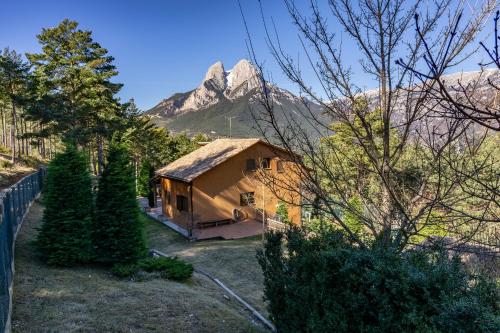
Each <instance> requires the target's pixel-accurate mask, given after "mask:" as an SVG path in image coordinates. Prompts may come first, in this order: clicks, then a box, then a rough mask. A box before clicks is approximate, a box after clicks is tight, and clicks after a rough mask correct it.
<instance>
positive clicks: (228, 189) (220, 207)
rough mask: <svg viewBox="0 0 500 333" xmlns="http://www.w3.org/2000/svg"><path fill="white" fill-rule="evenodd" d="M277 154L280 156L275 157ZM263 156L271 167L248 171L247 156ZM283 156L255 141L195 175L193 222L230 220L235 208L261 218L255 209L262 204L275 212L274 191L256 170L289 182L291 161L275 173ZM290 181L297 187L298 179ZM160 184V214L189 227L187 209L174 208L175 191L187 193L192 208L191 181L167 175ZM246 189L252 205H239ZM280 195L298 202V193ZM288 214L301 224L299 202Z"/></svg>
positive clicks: (255, 217)
mask: <svg viewBox="0 0 500 333" xmlns="http://www.w3.org/2000/svg"><path fill="white" fill-rule="evenodd" d="M280 154H281V155H282V156H278V155H280ZM265 157H269V158H272V160H271V169H270V170H259V171H258V172H250V173H247V171H246V163H247V159H249V158H253V159H255V160H257V161H258V160H260V159H261V158H265ZM280 157H281V158H280ZM285 158H286V155H285V154H284V153H281V152H276V151H275V150H273V149H272V148H271V147H269V146H268V145H266V144H263V143H257V144H255V145H254V146H252V147H250V148H248V149H246V150H244V151H243V152H241V153H240V154H238V155H236V156H234V157H232V158H230V159H229V160H227V161H225V162H223V163H222V164H220V165H218V166H217V167H215V168H213V169H212V170H209V171H208V172H206V173H204V174H202V175H201V176H199V177H198V178H196V179H195V180H194V181H193V183H192V189H193V197H192V200H193V202H192V208H193V221H194V223H196V222H207V221H218V220H224V219H230V218H232V213H233V209H234V208H237V209H240V210H242V211H244V212H245V213H246V215H247V216H248V218H251V219H258V220H261V219H262V214H261V213H259V212H257V211H256V209H255V208H258V209H262V207H264V206H265V210H266V212H267V213H269V214H272V215H274V214H275V212H276V206H277V205H278V203H279V201H280V200H279V199H278V198H277V197H276V196H275V195H274V194H273V191H271V190H270V189H269V188H268V187H267V186H264V185H263V184H262V182H261V181H259V180H258V179H256V175H257V174H258V173H259V172H265V173H266V175H270V176H272V177H274V178H276V179H280V178H283V179H286V180H287V181H288V182H289V181H290V179H292V178H293V175H292V174H291V173H290V172H289V170H290V165H291V164H292V163H291V162H284V169H285V172H283V173H278V172H277V161H278V160H279V159H281V160H283V161H284V160H285ZM295 178H297V177H295ZM259 179H260V178H259ZM291 182H292V183H294V187H295V188H296V189H298V188H299V186H300V182H299V180H298V179H295V180H293V179H292V181H291ZM161 184H162V193H161V195H162V206H163V213H164V214H165V216H167V217H168V218H170V219H172V220H173V221H174V222H176V223H177V224H179V225H181V226H183V227H184V228H186V229H188V227H189V226H190V222H191V220H190V219H191V216H190V212H179V211H178V210H177V208H176V196H177V195H178V194H179V195H184V196H186V197H187V198H188V204H189V208H190V209H191V198H190V193H189V191H190V187H191V186H190V184H187V183H184V182H181V181H177V180H172V179H166V178H162V181H161ZM245 192H254V198H255V206H254V207H249V206H246V207H241V206H240V193H245ZM167 193H170V196H171V199H170V203H168V200H167V198H166V195H167ZM281 195H284V196H286V197H287V200H289V201H294V202H295V203H297V204H299V203H300V196H299V195H298V194H296V193H287V192H286V191H285V193H281V194H280V197H281ZM288 215H289V217H290V219H291V220H292V222H293V223H296V224H300V220H301V211H300V207H299V206H298V205H297V206H296V205H288Z"/></svg>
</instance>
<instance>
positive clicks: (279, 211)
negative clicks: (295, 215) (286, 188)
mask: <svg viewBox="0 0 500 333" xmlns="http://www.w3.org/2000/svg"><path fill="white" fill-rule="evenodd" d="M276 215H277V216H279V217H280V219H281V222H283V223H286V224H290V223H291V221H290V218H289V217H288V207H287V206H286V203H285V202H283V201H280V202H279V203H278V205H277V206H276Z"/></svg>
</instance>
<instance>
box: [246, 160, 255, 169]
mask: <svg viewBox="0 0 500 333" xmlns="http://www.w3.org/2000/svg"><path fill="white" fill-rule="evenodd" d="M255 169H256V167H255V159H253V158H249V159H248V160H247V171H254V170H255Z"/></svg>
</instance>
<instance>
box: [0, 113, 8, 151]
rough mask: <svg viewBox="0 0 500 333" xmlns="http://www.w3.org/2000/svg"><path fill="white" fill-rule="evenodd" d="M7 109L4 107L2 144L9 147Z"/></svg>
mask: <svg viewBox="0 0 500 333" xmlns="http://www.w3.org/2000/svg"><path fill="white" fill-rule="evenodd" d="M5 113H6V112H5V109H3V108H2V115H1V118H2V145H3V146H4V147H7V121H6V119H5Z"/></svg>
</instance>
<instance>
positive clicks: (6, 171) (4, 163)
mask: <svg viewBox="0 0 500 333" xmlns="http://www.w3.org/2000/svg"><path fill="white" fill-rule="evenodd" d="M33 171H35V169H34V168H32V167H30V166H26V165H22V164H15V165H13V164H12V163H11V162H10V160H8V159H5V158H3V157H2V156H0V190H2V189H4V188H7V187H9V186H10V185H12V184H14V183H16V182H17V181H18V180H20V179H21V178H23V177H24V176H26V175H28V174H30V173H32V172H33Z"/></svg>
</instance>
